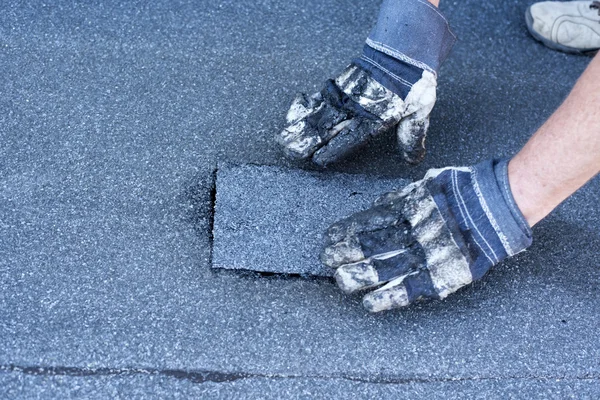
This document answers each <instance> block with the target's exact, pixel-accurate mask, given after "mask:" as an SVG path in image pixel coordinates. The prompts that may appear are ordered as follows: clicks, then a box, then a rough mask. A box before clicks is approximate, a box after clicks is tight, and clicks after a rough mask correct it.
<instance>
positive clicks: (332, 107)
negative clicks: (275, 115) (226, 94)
mask: <svg viewBox="0 0 600 400" xmlns="http://www.w3.org/2000/svg"><path fill="white" fill-rule="evenodd" d="M454 41H455V38H454V35H453V34H452V32H450V30H449V27H448V23H447V21H446V19H445V18H444V17H443V16H442V15H441V14H440V12H439V11H438V9H437V8H436V7H435V6H433V5H431V4H430V3H429V2H427V1H425V0H423V1H421V0H385V1H384V2H383V4H382V6H381V9H380V13H379V18H378V20H377V23H376V25H375V27H374V28H373V30H372V32H371V34H370V35H369V38H368V39H367V41H366V43H365V46H364V48H363V52H362V55H361V56H360V57H359V58H357V59H355V60H353V61H352V63H351V64H350V65H349V66H348V67H347V68H346V69H344V71H343V72H342V73H341V74H340V75H339V76H338V77H337V78H335V79H330V80H328V81H326V82H325V84H324V85H323V88H322V89H321V90H320V91H319V92H317V93H315V94H313V95H312V96H308V95H306V94H303V93H301V94H298V95H297V96H296V98H295V99H294V101H293V102H292V105H291V107H290V109H289V111H288V114H287V118H286V122H287V126H286V127H285V128H284V129H283V131H282V132H281V133H280V134H279V135H278V136H277V138H276V139H277V141H278V142H279V143H280V144H281V145H282V146H283V148H284V152H285V154H286V155H288V156H289V157H291V158H293V159H311V160H312V161H313V162H315V163H316V164H318V165H321V166H325V165H327V164H329V163H331V162H334V161H336V160H338V159H340V158H341V157H343V156H344V155H346V154H348V153H349V152H351V151H352V150H354V149H356V148H357V147H358V146H360V145H362V144H364V143H365V142H366V141H368V140H369V139H370V138H372V137H374V136H377V135H379V134H380V133H382V132H385V131H388V130H390V129H391V128H393V127H396V132H397V136H398V144H399V147H400V151H401V154H402V156H403V158H404V159H405V160H407V161H408V162H410V163H417V162H419V161H421V160H422V159H423V157H424V156H425V137H426V134H427V128H428V127H429V114H430V112H431V110H432V108H433V106H434V104H435V101H436V86H437V70H438V69H439V66H440V64H441V63H442V61H443V60H444V59H445V58H446V57H447V55H448V53H449V52H450V49H451V48H452V45H453V44H454Z"/></svg>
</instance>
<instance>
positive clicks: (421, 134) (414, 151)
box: [396, 112, 429, 164]
mask: <svg viewBox="0 0 600 400" xmlns="http://www.w3.org/2000/svg"><path fill="white" fill-rule="evenodd" d="M428 128H429V114H422V113H420V112H416V113H414V114H411V115H410V116H408V117H406V118H404V119H402V120H401V121H400V123H399V124H398V127H397V128H396V134H397V136H398V145H399V146H400V151H401V152H402V157H403V158H404V159H405V160H406V161H407V162H409V163H411V164H417V163H419V162H421V161H422V160H423V158H425V153H426V150H425V139H426V137H427V129H428Z"/></svg>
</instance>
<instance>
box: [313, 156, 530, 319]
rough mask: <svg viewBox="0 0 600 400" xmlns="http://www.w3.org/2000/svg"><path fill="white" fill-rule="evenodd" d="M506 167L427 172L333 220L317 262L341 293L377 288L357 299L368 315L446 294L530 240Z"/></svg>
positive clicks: (488, 164) (502, 163) (485, 165)
mask: <svg viewBox="0 0 600 400" xmlns="http://www.w3.org/2000/svg"><path fill="white" fill-rule="evenodd" d="M507 165H508V161H507V160H502V161H493V160H492V161H486V162H483V163H481V164H478V165H476V166H474V167H464V168H443V169H433V170H429V171H428V172H427V174H426V175H425V178H424V179H422V180H420V181H417V182H415V183H412V184H410V185H408V186H406V187H405V188H403V189H401V190H398V191H394V192H390V193H387V194H385V195H383V196H382V197H380V198H379V199H378V200H376V201H375V203H374V204H373V206H372V207H371V208H370V209H368V210H366V211H362V212H358V213H356V214H354V215H352V216H350V217H348V218H346V219H343V220H341V221H339V222H336V223H335V224H333V225H332V226H331V227H330V228H329V229H328V230H327V232H326V234H325V247H324V249H323V252H322V254H321V260H322V261H323V263H324V264H326V265H328V266H330V267H332V268H336V272H335V274H334V276H335V279H336V281H337V283H338V285H339V287H340V288H341V289H342V290H343V291H344V292H346V293H352V292H356V291H359V290H363V289H370V288H374V289H375V290H373V291H371V292H370V293H368V294H366V295H365V296H364V299H363V305H364V306H365V307H366V308H367V309H368V310H369V311H372V312H377V311H382V310H389V309H392V308H398V307H404V306H407V305H409V304H410V303H412V302H413V301H416V300H420V299H443V298H445V297H446V296H448V295H449V294H451V293H453V292H455V291H457V290H458V289H460V288H461V287H463V286H465V285H468V284H470V283H471V282H473V281H474V280H477V279H480V278H481V277H482V276H483V275H484V274H485V273H486V272H487V271H488V270H489V269H490V268H491V267H492V266H493V265H495V264H497V263H499V262H501V261H502V260H504V259H505V258H507V257H510V256H512V255H514V254H517V253H519V252H520V251H523V250H524V249H526V248H527V247H529V246H530V245H531V241H532V239H531V229H530V227H529V225H528V224H527V221H526V220H525V218H524V217H523V215H522V214H521V212H520V211H519V209H518V207H517V205H516V203H515V201H514V199H513V196H512V193H511V191H510V186H509V183H508V171H507Z"/></svg>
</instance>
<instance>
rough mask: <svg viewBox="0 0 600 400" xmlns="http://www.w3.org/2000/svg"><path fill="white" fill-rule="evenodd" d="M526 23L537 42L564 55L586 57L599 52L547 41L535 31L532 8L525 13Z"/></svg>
mask: <svg viewBox="0 0 600 400" xmlns="http://www.w3.org/2000/svg"><path fill="white" fill-rule="evenodd" d="M525 22H526V24H527V30H528V31H529V33H530V34H531V36H533V38H534V39H535V40H537V41H538V42H541V43H542V44H543V45H544V46H546V47H549V48H551V49H552V50H558V51H562V52H563V53H569V54H578V55H585V56H593V55H595V54H596V53H597V52H598V49H583V50H582V49H578V48H576V47H569V46H563V45H562V44H558V43H555V42H553V41H551V40H548V39H546V38H545V37H543V36H542V35H540V34H539V33H537V32H536V31H535V30H534V29H533V16H532V15H531V6H529V7H527V10H526V11H525Z"/></svg>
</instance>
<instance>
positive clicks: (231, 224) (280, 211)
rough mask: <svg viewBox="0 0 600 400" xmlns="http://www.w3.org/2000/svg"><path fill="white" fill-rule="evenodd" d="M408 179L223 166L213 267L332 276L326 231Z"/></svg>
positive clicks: (216, 218)
mask: <svg viewBox="0 0 600 400" xmlns="http://www.w3.org/2000/svg"><path fill="white" fill-rule="evenodd" d="M408 183H409V182H408V181H407V180H403V179H387V178H386V179H384V178H376V177H370V176H364V175H350V174H341V173H330V172H325V173H323V172H308V171H303V170H292V169H285V168H280V167H273V166H257V165H242V166H234V165H225V166H220V168H219V169H218V171H217V180H216V192H217V193H216V205H215V218H214V227H213V239H214V240H213V257H212V258H213V263H212V267H213V268H227V269H246V270H253V271H260V272H272V273H282V274H300V275H320V276H332V275H333V271H332V270H331V269H330V268H328V267H326V266H324V265H322V264H321V262H320V261H319V253H320V251H321V247H322V242H323V241H322V236H323V233H324V232H325V230H326V229H327V228H328V227H329V226H330V225H331V224H332V223H334V222H336V221H337V220H339V219H341V218H344V217H347V216H349V215H350V214H352V213H354V212H357V211H361V210H365V209H367V208H369V206H370V205H371V203H372V202H373V201H374V200H375V199H376V198H377V197H379V196H380V195H381V194H383V193H386V192H389V191H391V190H395V189H399V188H402V187H404V186H405V185H407V184H408Z"/></svg>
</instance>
